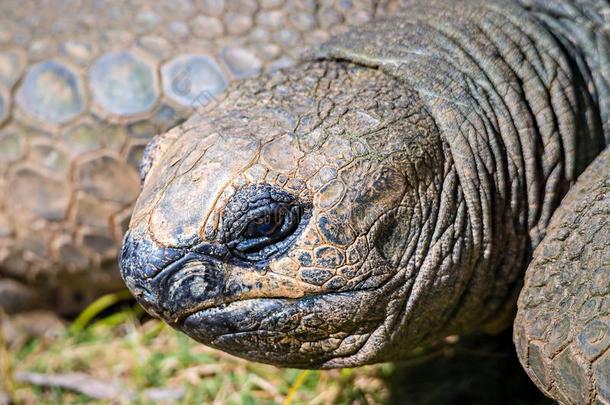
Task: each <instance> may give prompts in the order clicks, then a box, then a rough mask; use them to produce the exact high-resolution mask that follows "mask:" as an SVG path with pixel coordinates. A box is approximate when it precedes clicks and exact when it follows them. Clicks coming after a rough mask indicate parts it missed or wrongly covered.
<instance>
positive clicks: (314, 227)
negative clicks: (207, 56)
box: [121, 61, 461, 367]
mask: <svg viewBox="0 0 610 405" xmlns="http://www.w3.org/2000/svg"><path fill="white" fill-rule="evenodd" d="M443 149H444V146H443V144H442V142H441V141H440V138H439V135H438V132H437V130H436V128H435V126H434V123H433V121H432V120H431V119H430V117H429V116H428V115H427V114H426V112H425V109H424V108H423V107H422V105H421V103H420V101H419V99H418V98H417V96H415V94H414V93H413V92H411V91H410V90H408V89H405V88H404V87H403V86H402V85H401V84H400V83H399V82H398V81H396V80H394V79H392V78H390V77H388V76H386V75H384V74H383V73H381V72H380V71H378V70H376V69H369V68H365V67H359V66H355V65H350V64H346V63H340V62H326V61H322V62H319V61H318V62H311V63H305V64H303V65H301V66H298V67H295V68H292V69H288V70H285V71H282V72H275V73H272V74H270V75H268V76H264V77H261V78H258V79H251V80H249V81H245V82H242V83H241V84H240V85H238V86H234V87H232V88H231V89H230V91H229V92H228V93H227V95H226V96H225V98H223V99H222V100H217V101H216V102H214V103H213V105H210V106H208V107H207V108H206V109H205V111H203V112H202V113H197V114H195V116H194V117H192V118H191V119H190V120H189V121H187V123H185V124H184V125H183V126H181V127H179V128H175V129H173V130H172V131H170V132H169V133H167V134H165V135H164V136H162V137H160V138H158V139H157V140H156V141H153V142H152V143H151V145H149V147H148V149H147V152H146V157H145V159H144V163H143V171H144V172H145V173H144V174H145V176H144V177H145V179H144V181H143V187H142V192H141V195H140V197H139V199H138V202H137V204H136V207H135V210H134V214H133V217H132V220H131V224H130V228H129V231H128V233H127V235H126V236H125V239H124V245H123V249H122V255H121V270H122V275H123V278H124V279H125V281H126V283H127V285H128V287H129V288H130V289H131V291H132V292H133V294H134V295H135V296H136V298H137V299H138V300H139V302H141V303H142V304H143V306H144V307H145V308H147V310H148V311H150V312H151V313H153V314H155V315H157V316H159V317H161V318H163V319H164V320H165V321H167V322H168V323H169V324H171V325H172V326H173V327H176V328H178V329H181V330H182V331H184V332H186V333H187V334H188V335H190V336H192V337H193V338H195V339H196V340H198V341H200V342H203V343H205V344H208V345H211V346H213V347H217V348H220V349H222V350H225V351H227V352H230V353H233V354H236V355H238V356H241V357H245V358H249V359H253V360H257V361H263V362H267V363H273V364H278V365H285V366H297V367H336V366H349V365H355V364H363V363H369V362H374V361H380V360H385V359H387V358H388V357H389V356H397V352H398V351H399V349H396V347H395V345H396V342H398V341H401V342H404V341H405V340H409V341H412V342H413V343H419V342H421V341H422V340H423V339H426V338H428V337H429V336H430V334H431V333H432V332H434V331H435V328H436V329H439V328H440V325H442V324H443V322H445V321H446V318H443V316H442V315H443V311H445V314H446V313H447V312H448V310H447V308H446V307H447V306H449V305H450V303H448V302H446V300H439V301H440V302H441V303H440V304H438V303H437V301H435V300H433V297H432V296H433V294H434V291H432V292H429V291H427V290H426V289H425V288H423V285H424V284H425V283H432V281H430V279H429V278H428V277H429V275H430V274H433V273H426V272H425V271H424V270H426V268H428V269H432V268H433V267H434V266H436V265H437V264H438V263H443V262H444V260H445V258H444V257H443V256H442V254H441V252H440V251H439V252H434V254H433V255H432V256H431V255H430V254H429V252H428V249H429V246H428V245H427V243H429V242H430V241H431V240H432V239H433V233H434V231H435V223H436V221H435V218H434V216H435V215H436V213H437V212H438V209H439V201H440V190H441V188H442V187H443V179H444V178H445V175H446V171H447V167H448V166H449V163H448V162H446V161H445V158H444V154H445V153H444V150H443ZM445 185H447V183H446V184H445ZM448 192H449V193H451V192H453V191H452V190H451V188H449V189H448ZM453 220H454V221H458V222H459V221H460V220H461V219H460V217H459V215H456V216H455V217H454V218H453ZM457 256H458V257H457V259H456V260H461V256H460V255H459V254H458V255H457ZM422 269H423V270H422ZM418 272H421V273H422V274H424V277H423V279H422V278H419V276H418ZM420 276H421V274H420ZM433 283H434V284H436V286H435V288H438V289H441V288H448V287H447V286H448V285H450V284H453V283H454V281H452V280H446V279H438V280H434V282H433ZM439 305H440V306H439ZM437 309H438V311H437ZM437 314H440V315H437ZM405 350H407V346H405Z"/></svg>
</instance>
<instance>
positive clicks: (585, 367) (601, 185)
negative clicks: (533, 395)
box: [514, 149, 610, 404]
mask: <svg viewBox="0 0 610 405" xmlns="http://www.w3.org/2000/svg"><path fill="white" fill-rule="evenodd" d="M534 257H535V259H534V260H533V262H532V264H531V265H530V266H529V268H528V271H527V274H526V277H525V285H524V287H523V291H522V292H521V295H520V297H519V311H518V313H517V318H516V320H515V329H514V333H515V344H516V346H517V352H518V354H519V357H520V360H521V362H522V364H523V366H524V367H525V369H526V371H527V372H528V374H529V375H530V377H531V378H532V379H533V380H534V381H535V382H536V384H537V385H538V386H539V387H540V388H541V389H542V390H543V391H544V392H545V393H547V394H548V395H549V396H552V397H554V398H556V399H557V400H558V401H560V402H562V403H565V404H591V403H596V401H600V402H601V401H605V402H610V149H607V150H606V151H605V152H604V153H602V155H601V156H600V157H598V158H597V159H596V160H595V162H593V164H591V166H589V168H588V169H587V170H586V171H585V172H584V173H583V174H582V175H581V177H580V179H579V180H578V182H577V183H576V185H575V186H574V188H573V189H572V190H570V192H569V193H568V195H567V196H566V197H565V198H564V199H563V201H562V203H561V206H560V207H559V208H558V209H557V211H556V212H555V214H554V215H553V219H552V221H551V224H550V225H549V227H548V229H547V235H546V237H545V239H544V241H543V242H542V243H541V244H540V246H538V248H537V249H536V252H535V253H534ZM602 403H603V402H602Z"/></svg>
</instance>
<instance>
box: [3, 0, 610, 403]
mask: <svg viewBox="0 0 610 405" xmlns="http://www.w3.org/2000/svg"><path fill="white" fill-rule="evenodd" d="M201 3H202V4H197V5H195V4H192V3H191V2H188V1H187V2H179V3H175V4H173V3H172V5H171V6H169V7H167V6H166V7H163V5H159V8H157V7H155V5H149V4H148V3H143V4H142V6H141V7H137V6H135V5H130V6H120V7H112V6H107V5H105V3H104V4H103V5H102V4H101V3H100V5H97V3H91V4H86V5H81V7H83V9H82V10H81V11H77V12H76V13H75V11H74V8H75V7H77V6H76V5H72V4H71V3H69V2H68V3H66V4H67V5H66V6H65V7H68V8H70V11H71V15H70V17H69V18H68V17H66V16H67V15H68V14H67V10H66V8H65V7H64V6H63V3H62V6H61V7H60V6H54V7H52V8H53V10H51V11H52V12H53V13H54V15H55V17H54V18H48V16H47V15H46V14H43V13H41V11H36V10H32V8H40V6H37V5H32V6H31V8H28V7H24V8H20V9H14V10H13V9H12V10H10V12H9V11H7V12H6V15H7V16H8V18H9V19H10V21H13V22H14V21H22V22H23V23H21V24H13V25H12V26H11V25H4V24H3V25H1V26H2V27H3V29H2V30H0V40H2V41H4V43H7V44H9V45H8V46H7V47H6V50H5V51H3V53H1V54H0V56H1V57H2V59H0V68H1V69H0V73H2V77H1V78H2V79H3V80H2V82H3V83H4V84H2V85H0V86H3V88H2V91H0V94H1V97H0V100H2V102H1V103H0V107H1V108H0V117H4V118H0V119H2V120H3V121H6V122H5V124H4V128H3V135H2V137H1V138H0V142H1V143H2V145H3V146H2V148H1V149H0V157H1V158H2V160H3V161H4V162H8V163H7V164H5V165H4V166H2V175H3V176H2V177H1V178H2V183H0V187H2V188H3V190H4V193H3V195H4V196H6V197H3V200H2V203H1V204H0V235H1V236H2V238H3V241H6V243H3V245H2V248H1V249H0V268H1V269H2V270H1V274H2V276H3V277H4V278H3V279H2V280H1V281H0V291H1V293H2V295H1V296H0V303H2V305H3V306H4V307H5V310H6V311H13V312H16V311H21V310H24V309H28V308H32V307H37V306H40V305H43V304H42V303H44V305H47V306H50V307H52V308H55V309H57V310H58V311H68V312H69V311H70V310H73V308H78V307H79V306H80V305H82V302H84V301H87V300H89V299H90V298H91V297H93V296H95V295H97V294H99V293H101V292H103V291H104V290H109V289H113V288H116V287H115V286H116V284H115V282H116V280H117V277H116V275H117V272H116V267H115V263H114V260H113V257H114V254H115V253H116V246H117V245H116V242H117V241H118V240H119V239H120V238H121V237H122V235H123V232H124V230H125V229H126V227H127V223H128V221H129V217H130V214H131V213H132V209H133V216H132V217H131V220H130V222H129V225H128V231H127V232H126V234H125V236H124V240H123V247H122V250H121V254H120V267H121V275H122V277H123V279H124V281H125V283H126V284H127V286H128V287H129V289H130V290H131V291H132V293H133V294H134V296H135V297H136V299H137V300H138V301H139V302H140V303H141V304H142V305H143V306H144V307H145V308H146V309H147V310H148V311H149V312H150V313H151V314H153V315H155V316H158V317H160V318H162V319H164V320H165V321H166V322H167V323H169V324H170V325H172V326H173V327H175V328H177V329H180V330H183V331H184V332H186V333H187V334H189V335H190V336H191V337H193V338H195V339H196V340H198V341H200V342H202V343H204V344H207V345H210V346H213V347H216V348H220V349H222V350H225V351H227V352H230V353H233V354H236V355H238V356H241V357H244V358H248V359H252V360H256V361H262V362H267V363H272V364H277V365H283V366H294V367H302V368H331V367H346V366H358V365H363V364H369V363H375V362H380V361H388V360H397V359H401V358H405V357H408V356H410V355H411V353H412V352H413V349H414V348H416V347H418V346H422V345H427V344H431V343H433V342H436V341H438V340H439V339H442V338H443V337H445V336H447V335H450V334H465V333H469V332H473V331H477V330H478V331H487V332H496V331H499V330H502V329H504V328H506V327H507V326H509V325H510V324H511V322H513V321H514V341H515V346H516V348H517V352H518V354H519V356H520V359H521V361H522V364H523V366H524V368H525V369H526V371H527V373H528V374H529V375H530V377H531V378H532V380H533V381H534V382H535V383H536V384H537V385H538V386H539V388H540V389H541V390H543V391H544V392H545V393H546V394H547V395H549V396H551V397H553V398H554V399H556V400H558V401H559V402H562V403H577V404H580V403H608V402H610V350H609V347H610V226H609V218H610V150H609V149H608V148H607V146H606V145H607V144H608V142H609V141H610V43H609V40H610V3H608V2H607V1H605V0H549V1H545V0H514V1H500V0H491V1H484V0H471V1H467V0H457V1H455V0H454V1H449V0H426V1H423V0H407V1H403V2H401V4H394V2H389V3H388V4H385V3H383V4H377V3H376V2H372V3H368V2H366V3H363V4H355V3H354V4H352V2H349V1H339V2H337V4H334V3H333V4H330V3H329V4H321V5H320V4H316V3H315V2H303V3H302V4H301V3H298V4H297V3H294V4H293V3H292V2H286V3H284V2H276V1H263V0H260V1H259V2H258V3H255V2H239V4H238V2H236V3H232V2H231V3H229V2H226V4H223V2H222V1H203V2H201ZM51 11H48V12H49V13H51ZM45 12H47V11H46V10H45ZM11 13H18V14H20V16H14V15H12V14H11ZM74 14H78V16H75V15H74ZM37 15H45V18H44V19H43V18H36V16H37ZM3 18H4V17H3ZM371 18H372V19H373V20H372V21H370V22H367V21H368V20H369V19H371ZM349 25H352V26H353V27H352V28H347V27H348V26H349ZM354 26H355V27H354ZM5 27H8V28H5ZM51 34H52V35H51ZM329 34H332V37H331V38H330V39H329V40H328V41H324V40H325V39H326V38H327V37H328V36H329ZM322 42H323V44H322V45H320V43H322ZM306 47H309V51H307V52H306V53H305V54H304V56H302V57H301V58H300V59H299V62H298V63H296V64H293V63H292V60H294V59H295V58H296V55H297V54H300V53H301V51H302V49H303V48H306ZM26 61H28V63H29V65H28V63H26ZM259 72H263V74H262V75H259ZM233 78H236V79H240V80H239V81H233V80H231V79H233ZM229 82H231V83H229ZM227 86H228V89H227V90H226V91H223V90H224V89H225V87H227ZM193 110H195V113H194V114H193V115H192V116H191V118H190V119H189V120H188V121H186V122H185V123H183V124H182V125H180V126H175V125H176V124H177V123H178V122H180V121H181V120H182V118H184V117H186V116H187V115H189V114H190V113H191V112H192V111H193ZM170 128H171V129H170ZM168 129H169V131H166V130H168ZM164 131H166V132H164ZM162 132H164V133H163V134H160V135H158V136H156V137H154V138H153V140H152V141H150V142H149V143H148V145H147V146H146V148H145V149H144V145H145V144H146V143H147V141H148V139H149V138H150V137H151V135H153V134H155V133H162ZM143 149H144V151H143ZM142 151H143V152H142ZM142 154H143V159H142V161H141V163H140V178H141V179H138V177H137V176H136V174H135V171H134V169H133V167H134V166H135V165H137V164H138V161H139V160H140V156H141V155H142ZM139 180H141V181H142V188H141V192H140V195H139V197H138V200H137V202H136V203H135V207H132V205H131V204H132V202H133V200H134V199H135V197H136V195H137V194H138V186H137V183H138V181H139ZM517 307H518V311H517Z"/></svg>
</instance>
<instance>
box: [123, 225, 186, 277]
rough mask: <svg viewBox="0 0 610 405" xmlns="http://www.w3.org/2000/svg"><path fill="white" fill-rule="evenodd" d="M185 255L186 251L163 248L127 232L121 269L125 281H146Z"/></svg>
mask: <svg viewBox="0 0 610 405" xmlns="http://www.w3.org/2000/svg"><path fill="white" fill-rule="evenodd" d="M185 253H186V250H185V249H175V248H166V247H162V246H159V245H157V244H156V243H155V242H153V241H152V240H150V239H149V238H147V237H144V236H142V235H140V234H137V233H130V232H127V233H126V234H125V237H124V238H123V245H122V247H121V255H120V258H119V268H120V269H121V275H122V276H123V279H124V280H125V281H127V278H128V277H130V278H134V279H136V280H138V279H140V280H146V279H149V278H152V277H154V276H155V275H157V274H158V273H159V272H160V271H161V270H162V269H163V268H164V267H166V266H167V265H169V264H171V263H172V262H174V261H176V260H178V259H179V258H181V257H182V256H184V255H185Z"/></svg>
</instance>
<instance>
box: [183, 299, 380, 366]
mask: <svg viewBox="0 0 610 405" xmlns="http://www.w3.org/2000/svg"><path fill="white" fill-rule="evenodd" d="M369 293H370V292H369V291H350V292H328V293H320V294H314V295H307V296H305V297H302V298H298V299H294V298H280V297H274V298H269V297H265V298H249V299H242V300H237V301H233V302H230V303H224V304H220V305H217V306H213V307H209V308H204V309H200V310H198V311H195V312H193V313H191V314H190V315H188V316H186V317H185V318H184V319H183V320H182V321H181V322H180V323H179V324H177V325H176V327H177V328H178V329H180V330H182V331H183V332H184V333H186V334H187V335H189V336H190V337H192V338H193V339H195V340H196V341H198V342H200V343H203V344H205V345H208V346H211V347H214V348H217V349H220V350H223V351H225V352H228V353H230V354H233V355H236V356H239V357H242V358H246V359H249V360H253V361H258V362H262V363H268V364H273V365H276V366H289V367H297V368H328V367H338V366H341V358H349V357H351V356H354V355H356V354H357V353H358V352H359V351H360V350H361V349H362V348H363V347H364V346H365V345H366V344H367V343H368V342H369V339H368V338H369V337H370V335H371V334H372V333H373V332H374V331H375V330H376V329H377V328H379V326H380V325H382V324H383V322H384V318H383V313H382V312H377V316H371V314H372V313H368V316H365V319H362V316H357V315H355V316H354V317H350V316H347V317H343V316H341V317H338V316H337V314H336V308H337V307H338V306H339V303H341V304H342V305H350V304H351V305H353V308H354V309H355V308H360V305H359V304H358V303H364V302H367V300H369ZM363 305H364V304H363ZM365 306H366V305H365ZM337 362H339V363H337Z"/></svg>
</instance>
